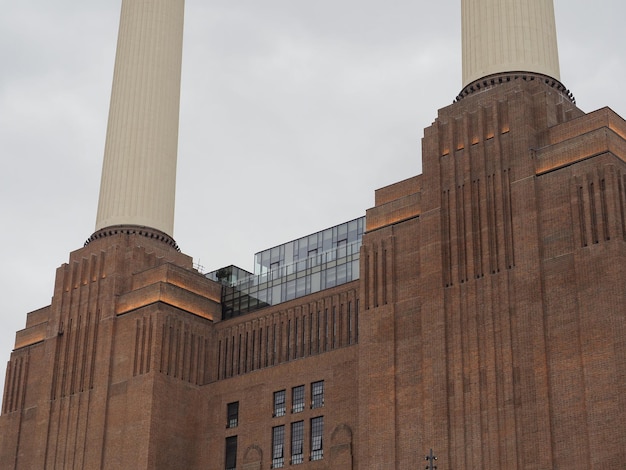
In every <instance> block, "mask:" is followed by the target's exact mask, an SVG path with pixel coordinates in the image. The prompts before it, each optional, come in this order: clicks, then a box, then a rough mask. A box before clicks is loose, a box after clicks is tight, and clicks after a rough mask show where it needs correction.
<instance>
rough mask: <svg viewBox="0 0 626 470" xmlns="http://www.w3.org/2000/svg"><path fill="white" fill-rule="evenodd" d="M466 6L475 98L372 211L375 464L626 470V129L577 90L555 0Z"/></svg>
mask: <svg viewBox="0 0 626 470" xmlns="http://www.w3.org/2000/svg"><path fill="white" fill-rule="evenodd" d="M462 8H463V15H462V25H463V80H462V91H461V93H460V94H459V95H458V96H457V97H456V100H455V102H454V103H453V104H452V105H450V106H447V107H445V108H443V109H440V110H439V112H438V116H437V118H436V120H435V121H434V123H433V124H432V125H431V126H430V127H428V128H426V129H425V131H424V138H423V140H422V169H423V173H422V174H420V175H418V176H416V177H414V178H409V179H407V180H405V181H401V182H398V183H395V184H393V185H390V186H388V187H385V188H381V189H379V190H377V191H376V204H375V207H373V208H371V209H369V210H368V211H367V222H366V226H367V227H366V229H367V231H366V234H365V235H364V237H363V246H362V251H361V271H360V272H361V278H360V282H361V286H360V289H359V292H360V300H361V306H362V312H361V314H360V317H359V325H360V327H359V377H360V380H361V381H362V382H360V385H359V397H358V399H359V423H358V428H357V429H358V431H357V442H358V448H359V456H358V461H359V462H366V464H365V465H366V467H367V468H388V467H386V466H385V464H384V462H394V465H393V468H398V469H400V468H414V467H415V466H416V463H415V462H416V454H417V455H419V454H421V459H423V458H424V457H423V456H424V455H426V454H428V451H429V449H434V450H435V453H436V454H437V456H438V462H437V466H438V467H439V468H446V469H470V468H485V469H507V470H515V469H519V470H521V469H529V468H533V469H534V468H537V469H538V468H541V469H548V468H554V469H556V468H568V469H577V470H578V469H580V470H583V469H587V468H598V469H600V468H614V469H618V468H622V467H623V465H624V462H626V450H625V449H626V424H625V423H626V414H625V412H624V410H625V409H626V408H624V407H623V404H624V390H626V366H625V364H626V343H624V340H623V338H624V334H625V332H626V317H625V315H624V312H626V298H625V297H624V279H626V272H625V270H624V266H626V264H625V261H626V231H625V229H624V227H626V216H625V212H624V207H626V192H625V188H626V180H625V177H626V153H625V152H624V149H626V145H625V144H626V141H625V140H624V138H625V137H626V123H625V122H624V120H623V119H622V118H620V117H619V116H617V115H616V114H615V113H613V112H612V111H611V110H610V109H608V108H604V109H601V110H599V111H595V112H593V113H589V114H585V113H584V112H583V111H581V110H580V109H579V108H577V107H576V105H575V103H574V99H573V96H572V94H571V93H570V92H569V91H568V90H567V89H566V88H565V87H564V86H563V85H562V84H561V83H560V77H559V64H558V54H557V48H556V33H555V24H554V23H555V22H554V12H553V5H552V0H528V1H522V2H519V1H509V0H462ZM361 384H362V385H361ZM374 430H375V432H374ZM414 449H419V450H418V451H415V450H414ZM372 462H377V463H378V465H380V466H379V467H376V466H375V465H374V464H372ZM369 465H372V466H371V467H370V466H369Z"/></svg>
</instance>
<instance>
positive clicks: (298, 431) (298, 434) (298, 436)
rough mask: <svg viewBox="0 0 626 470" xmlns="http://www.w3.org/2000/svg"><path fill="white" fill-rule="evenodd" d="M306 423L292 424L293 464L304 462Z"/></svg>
mask: <svg viewBox="0 0 626 470" xmlns="http://www.w3.org/2000/svg"><path fill="white" fill-rule="evenodd" d="M303 446H304V421H298V422H296V423H291V464H292V465H296V464H299V463H302V462H303V461H304V452H303Z"/></svg>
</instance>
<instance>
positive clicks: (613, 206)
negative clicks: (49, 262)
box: [0, 79, 626, 470]
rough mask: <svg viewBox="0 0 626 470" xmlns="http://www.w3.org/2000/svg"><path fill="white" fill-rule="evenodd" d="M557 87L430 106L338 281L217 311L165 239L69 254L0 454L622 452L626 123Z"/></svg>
mask: <svg viewBox="0 0 626 470" xmlns="http://www.w3.org/2000/svg"><path fill="white" fill-rule="evenodd" d="M562 93H563V92H561V91H559V90H558V89H555V88H553V87H551V86H549V85H547V84H545V83H543V82H541V81H535V80H531V79H529V80H522V79H520V80H512V81H511V82H507V83H502V84H500V85H498V86H494V87H492V88H490V89H489V90H487V91H484V92H481V93H474V94H471V95H469V96H467V97H465V98H463V99H462V100H461V101H459V102H457V103H455V104H453V105H451V106H449V107H447V108H444V109H442V110H440V112H439V115H438V117H437V119H436V121H435V122H434V123H433V125H432V126H430V127H429V128H427V129H426V130H425V133H424V139H423V152H422V153H423V174H422V175H418V176H415V177H412V178H409V179H407V180H405V181H401V182H398V183H396V184H393V185H390V186H388V187H386V188H381V189H379V190H377V191H376V205H375V207H373V208H371V209H369V210H368V212H367V233H366V234H365V236H364V239H363V245H362V250H361V265H360V279H359V280H358V281H354V282H351V283H349V284H345V285H343V286H339V287H335V288H332V289H328V290H324V291H322V292H318V293H316V294H313V295H309V296H306V297H302V298H299V299H296V300H293V301H290V302H286V303H283V304H279V305H275V306H271V307H266V308H264V309H261V310H258V311H256V312H254V313H250V314H246V315H242V316H238V317H235V318H232V319H229V320H224V321H222V320H221V315H220V305H219V300H220V286H219V285H218V284H216V283H213V282H212V281H209V280H207V279H206V278H204V277H202V276H200V275H199V274H198V273H196V272H195V271H193V269H192V268H191V260H190V258H188V257H186V256H185V255H182V254H180V253H177V252H176V250H175V248H174V247H171V246H168V245H167V244H165V243H162V242H160V241H158V240H150V239H148V238H146V237H141V236H139V235H135V234H125V233H120V234H114V235H112V236H110V237H105V238H100V239H94V240H92V241H91V243H90V244H89V245H87V246H86V247H85V248H83V249H81V250H78V251H76V252H74V253H72V254H71V255H70V262H69V264H67V265H63V266H62V267H61V268H59V270H58V273H57V279H56V286H55V292H54V297H53V300H52V304H51V305H50V306H49V307H46V308H43V309H41V310H37V311H35V312H32V313H30V314H29V315H28V317H27V321H26V328H25V329H24V330H22V331H20V332H18V333H17V336H16V345H15V350H14V352H13V354H12V357H11V361H10V362H9V364H8V367H7V374H6V386H5V391H4V398H3V404H2V416H1V417H0V462H2V463H3V468H20V469H32V468H89V469H92V468H93V469H97V468H112V469H126V468H137V469H139V468H144V469H168V470H169V469H186V470H188V469H196V468H197V469H210V470H221V469H224V468H225V459H226V455H225V453H226V439H227V438H229V437H234V436H237V468H238V469H245V470H253V469H254V470H261V469H270V468H271V466H272V453H273V449H272V429H273V428H275V427H278V426H284V436H285V440H284V452H283V457H282V458H284V467H290V468H302V469H303V470H309V469H311V470H317V469H325V470H348V469H352V470H355V469H360V470H365V469H367V470H370V469H375V470H378V469H380V470H388V469H391V468H394V469H401V470H404V469H412V468H420V466H424V460H423V459H424V455H426V454H427V453H428V451H429V449H431V448H432V449H434V451H435V454H436V455H437V456H438V461H437V465H438V468H439V469H440V470H451V469H454V470H458V469H473V468H481V469H493V470H501V469H507V470H509V469H510V470H516V469H519V470H522V469H550V468H552V469H568V470H570V469H573V470H578V469H580V470H582V469H585V470H586V469H590V468H593V469H603V470H605V469H622V468H624V464H625V463H626V342H625V341H624V338H626V315H625V312H626V297H625V291H626V289H625V288H626V286H625V284H624V279H626V273H625V272H624V270H625V269H626V268H625V266H626V122H624V120H623V119H621V118H620V117H619V116H617V115H616V114H615V113H613V112H612V111H611V110H610V109H608V108H605V109H601V110H599V111H596V112H594V113H590V114H587V115H585V114H584V113H582V112H581V111H580V110H579V109H577V108H576V107H575V106H574V105H573V104H571V102H570V100H569V97H568V96H567V95H564V94H562ZM319 381H323V382H324V401H323V406H319V407H313V406H312V402H313V397H312V384H313V383H314V382H319ZM299 386H304V390H305V405H304V407H303V408H297V407H294V403H293V402H292V390H293V388H294V387H299ZM282 390H284V391H285V397H286V400H285V413H284V414H283V413H282V412H281V413H278V414H277V415H275V413H274V411H275V410H274V408H273V406H274V402H273V397H274V393H275V392H278V391H282ZM235 402H237V403H238V416H237V420H236V426H229V422H228V421H227V409H228V405H229V404H231V403H235ZM320 417H323V422H324V428H323V435H322V441H321V443H322V444H321V446H322V448H323V455H322V456H321V457H322V458H320V459H319V460H309V458H310V457H311V456H312V455H313V454H312V451H313V450H314V449H313V447H314V446H317V445H318V443H313V442H312V439H311V423H312V420H313V419H314V418H320ZM300 422H302V428H303V429H304V438H303V441H302V442H303V445H302V455H303V458H302V463H300V462H299V460H298V459H296V460H294V462H293V463H292V462H290V458H291V457H292V454H291V450H292V448H291V445H292V442H291V427H292V425H294V423H300ZM316 422H319V421H316ZM231 424H232V423H231ZM298 426H300V425H299V424H298ZM315 455H316V456H317V457H319V456H320V455H321V454H319V453H317V454H315ZM277 463H278V461H277ZM422 468H423V467H422Z"/></svg>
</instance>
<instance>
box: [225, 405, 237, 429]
mask: <svg viewBox="0 0 626 470" xmlns="http://www.w3.org/2000/svg"><path fill="white" fill-rule="evenodd" d="M227 408H228V409H227V411H226V427H227V428H236V427H237V426H238V425H239V402H238V401H236V402H234V403H229V404H228V406H227Z"/></svg>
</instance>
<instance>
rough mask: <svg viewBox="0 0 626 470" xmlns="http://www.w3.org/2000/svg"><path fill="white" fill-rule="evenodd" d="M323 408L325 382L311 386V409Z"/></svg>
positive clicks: (321, 381) (314, 383)
mask: <svg viewBox="0 0 626 470" xmlns="http://www.w3.org/2000/svg"><path fill="white" fill-rule="evenodd" d="M322 406H324V381H323V380H320V381H319V382H313V383H312V384H311V408H321V407H322Z"/></svg>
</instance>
